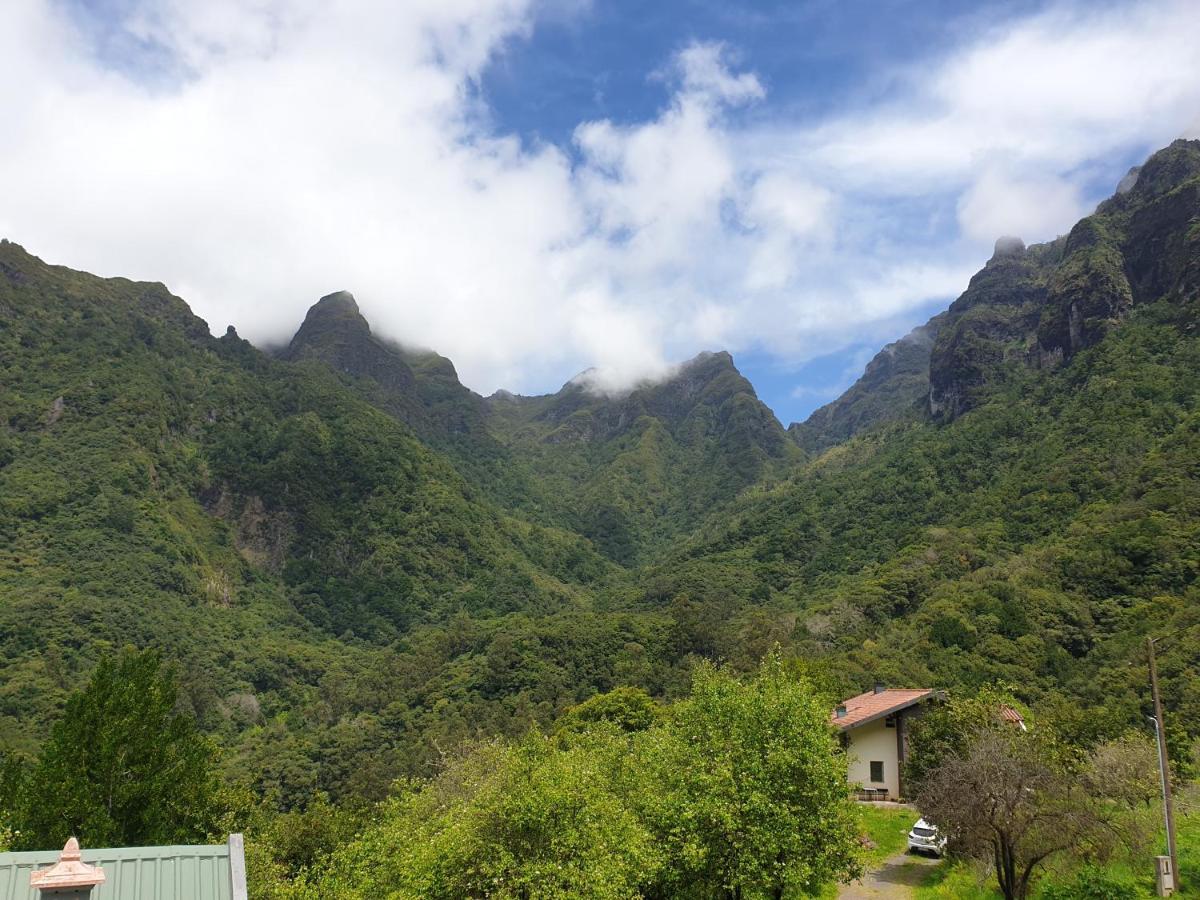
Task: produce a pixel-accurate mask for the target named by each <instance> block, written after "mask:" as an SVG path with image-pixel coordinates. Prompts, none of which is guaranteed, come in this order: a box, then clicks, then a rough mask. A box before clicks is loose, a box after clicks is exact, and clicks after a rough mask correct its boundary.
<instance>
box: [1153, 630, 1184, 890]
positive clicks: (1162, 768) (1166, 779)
mask: <svg viewBox="0 0 1200 900" xmlns="http://www.w3.org/2000/svg"><path fill="white" fill-rule="evenodd" d="M1154 640H1155V639H1154V638H1146V647H1147V649H1148V650H1149V651H1150V691H1151V693H1152V694H1153V695H1154V726H1155V727H1154V731H1155V733H1156V734H1157V735H1158V768H1159V774H1160V775H1161V777H1162V794H1163V815H1164V817H1165V818H1166V822H1167V855H1168V856H1169V857H1171V872H1172V873H1173V875H1174V878H1175V890H1179V858H1178V857H1177V856H1176V854H1175V805H1174V803H1173V802H1172V800H1171V767H1170V766H1169V765H1168V764H1167V729H1166V723H1165V722H1163V711H1162V698H1160V697H1159V695H1158V664H1157V663H1156V662H1155V660H1154Z"/></svg>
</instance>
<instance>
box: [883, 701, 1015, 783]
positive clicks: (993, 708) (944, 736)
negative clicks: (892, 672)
mask: <svg viewBox="0 0 1200 900" xmlns="http://www.w3.org/2000/svg"><path fill="white" fill-rule="evenodd" d="M1015 702H1016V701H1015V700H1014V699H1013V697H1012V695H1011V694H1010V693H1008V692H1007V691H1004V690H1001V689H999V688H994V687H987V688H983V689H982V690H980V691H979V692H978V693H976V694H974V695H968V696H951V697H950V698H949V699H948V700H946V701H945V702H944V703H941V704H938V705H936V706H934V707H933V708H932V709H930V710H928V711H927V712H926V713H925V714H924V715H923V716H921V717H919V718H918V719H916V720H914V721H913V723H912V726H911V730H910V732H909V738H908V741H909V743H908V759H907V761H906V763H905V766H904V778H905V782H906V783H907V784H908V785H909V788H910V789H911V790H913V791H919V790H920V787H921V785H922V784H923V783H924V781H925V779H926V778H928V777H929V776H930V775H931V774H932V773H933V772H935V771H937V769H938V767H939V766H941V765H942V763H943V762H945V761H946V760H947V759H949V758H951V757H954V756H961V755H962V754H963V753H965V752H966V750H967V748H968V746H969V745H970V743H971V741H973V740H974V739H975V738H976V737H977V736H978V734H979V733H980V732H981V731H985V730H987V729H990V728H992V727H993V726H998V727H1002V728H1003V727H1014V728H1015V727H1016V726H1015V725H1012V726H1007V725H1005V724H1004V722H1003V720H1002V718H1001V711H1002V710H1003V709H1004V708H1005V707H1013V705H1014V704H1015Z"/></svg>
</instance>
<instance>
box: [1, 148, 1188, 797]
mask: <svg viewBox="0 0 1200 900" xmlns="http://www.w3.org/2000/svg"><path fill="white" fill-rule="evenodd" d="M1198 319H1200V143H1198V142H1177V143H1176V144H1174V145H1172V146H1171V147H1170V148H1167V149H1166V150H1164V151H1162V152H1160V153H1159V154H1156V155H1155V156H1154V157H1153V158H1152V159H1151V160H1150V161H1149V162H1148V163H1147V164H1146V166H1144V167H1143V168H1142V170H1141V172H1140V174H1139V177H1138V180H1137V183H1136V184H1135V185H1134V186H1133V188H1132V189H1131V190H1129V191H1127V192H1125V193H1122V194H1121V195H1119V196H1116V197H1114V198H1113V199H1111V200H1109V201H1106V203H1104V204H1102V206H1101V207H1100V209H1099V210H1098V211H1097V214H1096V215H1094V216H1092V217H1089V218H1088V219H1086V220H1084V221H1083V222H1081V223H1080V224H1079V225H1078V226H1076V228H1074V229H1073V230H1072V232H1071V233H1070V234H1069V235H1067V236H1064V237H1063V238H1060V239H1058V240H1056V241H1054V242H1052V243H1050V244H1046V245H1040V246H1035V247H1030V248H1025V247H1024V246H1023V245H1019V244H1018V243H1016V242H1012V241H1007V242H1003V243H1002V244H1001V245H999V246H998V252H997V254H996V256H995V257H994V258H993V259H992V260H991V261H990V262H989V264H988V265H987V267H985V269H984V270H983V271H982V272H980V273H979V274H978V275H977V276H976V277H975V278H974V279H972V282H971V284H970V285H969V286H968V288H967V290H966V292H965V293H964V294H963V296H962V297H960V298H959V300H957V301H956V302H955V303H954V304H953V305H952V306H951V307H950V309H949V310H947V311H946V312H945V313H943V314H941V315H939V316H938V317H936V318H935V319H934V320H933V322H931V323H930V325H929V326H926V328H924V329H922V330H919V331H918V333H917V334H918V337H919V338H920V339H919V340H908V341H904V342H901V343H900V344H897V345H894V346H893V347H892V348H891V350H889V351H885V353H884V354H882V355H881V357H880V358H879V359H878V360H877V362H876V363H873V364H872V366H871V367H869V369H868V371H867V373H865V375H864V378H863V379H862V380H860V382H859V383H858V384H857V385H856V386H855V387H854V388H852V389H851V391H850V392H848V393H847V394H846V395H845V396H844V397H843V398H841V399H839V400H838V401H836V402H835V403H834V404H831V405H830V407H827V408H826V409H825V410H823V411H819V413H818V414H815V415H814V417H813V418H812V419H810V420H809V422H807V423H805V425H803V426H799V427H796V428H793V430H792V438H789V435H788V433H787V432H785V431H784V430H783V429H782V428H781V426H780V425H779V423H778V422H777V421H776V420H775V419H774V417H773V416H772V415H771V414H770V412H769V411H768V410H767V409H766V408H765V407H764V406H763V405H762V404H761V403H760V402H759V401H758V400H757V398H756V396H755V394H754V391H753V388H752V386H751V385H750V384H749V383H748V382H747V381H746V380H745V379H744V378H743V377H742V376H741V375H740V374H739V373H738V372H737V370H736V368H735V367H734V366H733V363H732V360H731V359H730V358H729V356H728V355H727V354H705V355H702V356H701V357H698V358H697V359H696V360H693V361H692V362H691V363H689V364H687V365H685V366H683V367H681V368H680V369H679V371H677V372H676V373H674V374H673V375H672V376H671V377H670V378H668V379H666V380H664V381H662V382H660V383H657V384H645V385H641V386H639V387H638V388H636V389H634V390H632V391H630V392H628V393H625V394H622V395H618V396H606V395H603V394H598V393H595V392H593V391H589V390H587V389H585V388H584V387H583V385H582V384H581V383H580V382H578V381H577V382H573V383H572V384H569V385H567V386H566V387H564V389H563V390H562V391H560V392H558V393H557V394H554V395H550V396H547V397H536V398H521V397H513V396H511V395H497V396H494V397H491V398H488V399H487V400H486V401H485V400H484V399H483V398H480V397H478V396H476V395H474V394H472V393H471V392H470V391H468V390H467V389H466V388H464V387H463V386H462V385H461V384H459V382H458V380H457V377H456V375H455V373H454V370H453V366H452V364H450V363H449V361H448V360H444V359H443V358H441V357H438V356H437V355H436V354H433V353H428V352H416V351H412V350H409V349H404V348H401V347H399V346H397V345H393V344H389V343H387V342H385V341H381V340H378V339H377V338H376V337H375V336H374V335H372V334H371V332H370V328H369V326H368V325H367V323H366V322H365V320H363V319H362V317H361V315H360V314H359V313H358V310H357V307H356V306H354V305H353V300H352V298H348V295H331V297H330V298H326V299H325V300H323V301H321V303H319V304H317V306H316V307H314V310H313V311H311V312H310V316H309V319H308V320H306V322H305V323H304V325H303V326H302V327H301V330H300V332H299V333H298V334H297V337H296V339H295V340H294V341H293V342H292V345H291V346H290V347H289V348H288V349H287V350H286V351H284V352H283V353H281V355H280V356H279V357H272V356H270V355H267V354H264V353H262V352H260V351H258V350H256V349H255V348H254V347H252V346H250V345H249V344H248V343H246V342H244V341H242V340H241V339H240V338H238V337H237V335H236V333H233V332H232V331H231V332H230V333H228V334H226V335H225V337H223V338H220V339H215V338H213V337H211V336H210V334H209V332H208V329H207V326H206V325H205V324H204V323H203V322H201V321H200V320H199V319H197V318H196V317H194V316H193V315H192V314H191V313H190V312H189V311H188V309H187V307H186V305H185V304H184V303H183V301H181V300H179V299H178V298H175V297H173V296H171V295H170V294H169V293H168V292H167V291H166V289H165V288H163V287H162V286H160V285H149V284H137V283H133V282H129V281H125V280H122V279H109V280H104V279H99V278H95V277H93V276H89V275H85V274H82V273H78V272H72V271H70V270H68V269H63V268H58V267H52V266H47V265H45V264H43V263H42V262H41V261H39V260H37V259H35V258H34V257H32V256H30V255H28V254H26V253H25V252H24V251H23V250H21V248H19V247H18V246H16V245H15V244H11V243H3V244H0V748H7V749H16V750H18V751H21V752H28V751H31V750H32V749H33V748H34V747H35V746H36V745H37V743H38V742H39V740H40V736H41V735H42V734H44V733H45V726H46V724H47V723H48V722H50V721H51V720H53V719H54V718H55V717H56V716H57V715H58V711H59V708H60V705H61V703H62V699H63V697H64V696H65V695H66V693H67V692H68V691H69V689H70V688H71V687H72V686H74V685H75V684H76V683H77V682H78V681H79V680H80V678H82V677H83V676H84V675H85V674H86V673H87V672H88V671H90V670H91V668H92V667H93V665H94V663H95V661H96V659H97V658H98V657H99V656H100V655H101V654H103V653H104V652H105V651H106V650H107V649H108V648H111V647H113V646H116V645H120V644H124V643H133V644H137V645H143V646H158V647H161V648H162V649H163V650H164V652H165V656H166V658H167V659H168V660H171V661H174V662H175V663H176V664H178V666H179V667H180V673H181V676H182V685H183V695H184V702H185V703H186V705H187V706H188V707H189V708H190V709H191V710H192V711H194V712H195V713H196V714H197V716H198V717H199V719H200V722H201V724H202V726H203V727H204V729H205V730H207V731H209V732H210V733H212V734H214V735H216V736H217V737H218V739H219V741H220V742H221V743H222V744H223V745H224V746H225V748H226V751H227V752H226V756H225V758H226V761H227V766H228V768H229V770H230V771H231V772H235V773H237V774H239V775H240V776H244V777H246V778H248V779H249V780H250V781H251V782H252V783H253V784H254V785H255V786H257V787H258V788H259V789H260V790H261V791H262V792H263V793H264V794H267V795H271V796H273V797H275V798H276V799H278V800H279V802H280V803H282V804H284V805H291V804H293V803H297V802H302V801H303V799H304V798H306V797H307V796H309V795H310V794H311V793H312V792H313V791H314V790H325V791H329V792H330V793H331V794H332V795H333V796H334V797H335V798H341V797H346V796H350V795H355V794H358V795H364V796H368V797H379V796H381V795H382V794H383V793H384V792H385V791H386V788H387V784H388V783H389V781H390V779H392V778H393V777H395V776H396V775H398V774H418V775H419V774H426V773H428V772H429V771H431V768H432V766H433V765H434V764H435V763H436V761H437V760H438V759H439V758H440V757H441V755H442V754H443V753H444V752H445V751H447V750H448V749H450V748H452V747H453V746H454V745H456V744H457V743H458V742H460V741H461V740H463V739H465V738H468V737H472V736H480V735H486V734H497V733H498V734H506V735H512V736H515V735H519V734H521V733H522V732H523V731H525V730H526V729H527V728H528V727H529V726H530V725H531V724H534V723H537V724H541V725H547V724H549V723H550V722H551V721H553V720H554V719H555V718H556V717H557V716H558V715H559V714H561V713H562V711H564V710H565V709H567V708H569V707H571V706H573V705H575V704H576V703H578V702H579V701H581V700H583V699H585V698H586V697H588V696H590V695H591V694H593V693H595V692H597V691H604V690H608V689H610V688H612V687H615V686H618V685H622V684H630V685H640V686H643V687H645V688H647V689H648V690H650V691H651V692H652V693H653V694H655V695H656V696H674V695H677V694H679V693H680V692H682V691H684V690H686V685H687V683H688V669H689V667H690V666H691V664H692V662H693V661H694V660H695V659H696V658H698V657H707V658H711V659H724V660H727V661H729V662H730V663H732V665H733V666H734V667H737V668H746V669H749V668H752V667H754V666H756V665H757V664H758V661H759V660H760V659H761V658H762V656H763V655H764V654H765V653H766V652H767V651H768V650H770V649H771V647H772V646H774V645H775V644H779V645H780V646H781V647H782V648H783V652H784V653H785V655H788V656H790V657H793V662H794V663H795V664H796V665H797V666H799V667H800V668H803V669H804V670H806V671H807V672H808V673H809V674H810V675H811V676H812V677H813V678H814V680H815V681H817V682H818V683H820V684H822V685H825V686H826V687H827V688H828V689H829V690H830V691H832V692H838V691H851V690H856V689H861V687H862V686H864V685H865V684H869V683H870V682H871V681H872V680H873V679H875V678H881V679H883V680H886V681H890V682H893V683H895V684H909V685H930V686H936V687H949V688H952V689H953V688H958V689H963V688H971V687H974V686H978V685H981V684H985V683H992V682H995V681H997V680H999V681H1005V682H1008V683H1010V684H1011V685H1012V686H1013V687H1014V688H1015V690H1016V691H1017V692H1018V694H1019V695H1020V696H1021V697H1022V698H1023V699H1025V700H1028V701H1032V702H1035V703H1037V704H1039V705H1045V706H1048V707H1054V708H1057V709H1060V710H1061V711H1062V714H1063V715H1065V716H1067V717H1068V718H1070V717H1071V716H1074V719H1072V721H1073V722H1074V723H1075V724H1074V725H1073V727H1076V728H1077V729H1078V730H1079V731H1080V734H1081V736H1082V737H1083V738H1084V739H1085V740H1086V739H1088V738H1090V737H1092V736H1095V735H1098V734H1106V733H1114V732H1116V731H1119V730H1120V729H1121V728H1123V727H1125V726H1126V725H1128V724H1134V723H1136V722H1137V721H1138V717H1139V715H1140V712H1139V708H1138V706H1139V703H1142V702H1143V701H1144V692H1145V689H1144V677H1143V676H1142V674H1141V671H1140V669H1139V668H1138V667H1137V665H1131V664H1136V663H1137V662H1138V659H1139V658H1138V653H1139V652H1140V650H1139V641H1141V639H1142V638H1143V637H1144V635H1145V634H1147V633H1150V632H1153V633H1165V632H1171V631H1177V632H1179V636H1178V637H1177V638H1176V643H1175V644H1174V649H1173V650H1171V651H1170V652H1165V653H1164V655H1163V660H1162V669H1163V673H1164V682H1165V688H1166V693H1167V700H1168V704H1169V707H1170V708H1171V709H1172V711H1174V712H1178V713H1181V714H1179V715H1176V716H1174V718H1173V721H1174V722H1176V723H1178V727H1180V728H1184V729H1190V730H1191V736H1192V737H1194V736H1195V732H1196V729H1197V728H1200V725H1198V724H1197V723H1200V694H1198V693H1197V690H1198V689H1197V684H1200V678H1198V677H1197V667H1198V666H1200V659H1198V658H1197V651H1196V650H1195V649H1194V648H1195V647H1197V646H1200V633H1198V628H1200V588H1198V587H1197V583H1196V578H1197V569H1198V568H1200V555H1198V551H1197V547H1198V546H1200V462H1198V460H1200V335H1198V334H1197V324H1198ZM793 438H794V439H793ZM797 444H799V445H800V446H797ZM1189 639H1191V640H1190V641H1189ZM1185 737H1186V735H1184V734H1182V733H1178V734H1175V735H1173V736H1172V740H1173V742H1174V744H1175V746H1176V747H1177V748H1180V747H1182V746H1183V744H1184V738H1185Z"/></svg>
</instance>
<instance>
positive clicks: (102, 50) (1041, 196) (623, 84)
mask: <svg viewBox="0 0 1200 900" xmlns="http://www.w3.org/2000/svg"><path fill="white" fill-rule="evenodd" d="M5 24H6V28H5V29H4V30H3V31H0V105H2V106H3V108H4V109H5V110H6V140H5V141H4V142H3V144H0V165H3V166H4V167H5V170H6V171H19V172H24V173H26V174H27V176H28V177H26V178H23V179H18V180H15V182H14V183H11V184H10V185H9V188H8V190H7V192H6V202H5V204H4V206H3V208H0V235H3V236H5V237H9V238H11V239H13V240H17V241H18V242H21V243H23V244H24V245H26V246H27V247H28V248H29V249H30V250H31V251H33V252H35V253H38V254H39V255H41V256H43V257H44V258H47V259H49V260H51V261H54V262H60V263H64V264H67V265H71V266H74V267H77V268H84V269H88V270H91V271H95V272H98V273H100V274H106V275H127V276H131V277H137V278H144V279H147V280H157V281H163V282H165V283H166V284H168V285H169V286H170V287H171V288H172V289H173V290H174V291H175V292H176V293H178V294H180V295H181V296H183V297H184V298H185V299H186V300H188V302H189V303H190V304H191V305H192V306H193V308H194V309H195V310H196V311H197V312H198V313H199V314H200V315H202V316H204V317H205V318H206V319H207V320H208V321H209V323H210V325H211V327H212V328H213V329H214V331H216V332H221V331H223V330H224V327H225V325H226V324H234V325H236V326H237V327H238V329H239V331H240V332H241V333H242V334H243V335H245V336H247V337H249V338H250V339H252V340H254V341H256V342H259V343H270V342H277V341H280V340H284V339H286V338H287V337H288V336H289V334H290V333H291V331H292V330H294V328H295V327H296V324H297V323H298V322H299V320H300V318H301V317H302V316H303V313H304V310H305V308H306V307H307V306H308V305H309V304H310V303H311V302H312V301H313V300H315V299H316V298H317V297H319V296H321V295H322V294H324V293H328V292H329V291H331V290H335V289H349V290H351V291H353V292H354V293H355V294H356V296H357V297H358V299H359V303H360V306H361V307H362V308H363V309H364V312H365V313H366V314H367V316H368V318H369V319H370V320H371V321H372V323H373V325H374V327H375V328H376V330H378V331H379V332H381V333H383V334H385V335H387V336H388V337H392V338H394V339H397V340H401V341H404V342H406V343H410V344H414V345H420V346H429V347H433V348H435V349H437V350H439V351H440V352H442V353H444V354H446V355H448V356H450V357H451V358H452V359H453V360H454V361H455V363H456V365H457V367H458V369H459V372H460V375H461V377H462V378H463V380H464V382H465V383H467V384H468V385H469V386H470V387H472V388H474V389H475V390H478V391H480V392H481V393H489V392H491V391H492V390H495V389H497V388H501V387H504V388H507V389H511V390H516V391H519V392H522V393H537V392H544V391H550V390H554V389H556V388H557V387H558V386H559V385H561V384H562V383H563V382H564V381H566V380H567V379H569V378H571V377H572V376H573V375H574V374H575V373H578V372H580V371H583V370H585V369H593V374H592V375H590V376H589V381H588V383H589V384H590V385H591V386H592V387H593V388H594V389H595V390H598V391H606V392H619V391H621V390H624V389H626V388H627V387H628V386H629V385H630V384H632V383H636V382H637V381H638V380H639V379H645V378H659V377H663V376H665V375H666V374H669V372H670V371H671V370H672V366H673V364H675V363H677V362H679V361H681V360H684V359H687V358H689V357H690V356H692V355H694V354H695V353H697V352H699V351H701V350H705V349H717V348H724V349H729V350H730V351H732V352H733V354H734V356H735V359H736V360H737V362H738V365H739V367H740V368H741V369H742V371H743V372H744V373H745V374H746V375H747V376H748V377H749V378H750V379H751V380H752V381H753V382H754V384H755V385H756V387H757V388H758V390H759V393H760V395H761V396H762V397H763V399H764V400H766V401H767V402H768V403H769V404H770V405H771V406H772V407H773V408H774V409H775V411H776V412H777V413H778V415H779V417H780V418H781V420H783V421H784V422H785V423H786V422H789V421H792V420H796V419H802V418H803V417H804V416H806V415H807V414H808V412H809V411H811V410H812V409H813V408H814V407H816V406H818V405H820V404H821V403H823V402H826V401H828V400H830V399H832V398H833V397H834V396H835V395H836V394H837V393H838V392H839V391H840V390H841V389H843V388H844V387H845V386H846V385H847V384H848V383H849V382H850V381H852V380H853V378H854V376H855V375H856V374H857V373H858V372H859V371H860V370H861V367H862V366H863V364H865V362H866V361H867V360H868V359H869V358H870V356H871V354H872V353H873V352H874V351H875V350H877V349H878V348H879V347H881V346H882V345H883V344H884V343H886V342H888V341H890V340H894V339H896V338H898V337H900V336H901V335H903V334H904V333H905V332H907V331H908V330H909V329H910V328H911V327H912V326H914V325H916V324H919V323H921V322H923V321H925V320H926V319H927V318H928V317H929V316H930V315H931V314H933V313H934V312H936V311H938V310H940V309H942V308H944V307H945V305H946V304H947V303H948V302H949V301H950V300H951V299H953V297H954V296H955V295H957V294H958V293H959V292H960V291H961V290H962V288H963V287H964V286H965V283H966V280H967V278H969V276H970V274H971V273H972V272H974V271H975V270H977V269H978V268H979V267H980V266H981V265H982V264H983V262H984V261H985V260H986V259H987V257H988V256H989V255H990V252H991V246H992V243H993V241H994V240H995V238H996V237H998V236H999V235H1001V234H1005V233H1015V234H1019V235H1020V236H1022V237H1023V238H1024V239H1025V240H1026V241H1029V242H1032V241H1037V240H1046V239H1050V238H1053V237H1054V236H1055V235H1057V234H1059V233H1062V232H1064V231H1065V230H1067V229H1068V228H1069V227H1070V226H1071V225H1072V224H1073V223H1074V221H1076V219H1077V218H1079V217H1080V216H1081V215H1083V214H1085V213H1086V212H1087V211H1089V210H1090V209H1091V208H1092V207H1093V206H1094V204H1095V203H1096V202H1097V201H1098V200H1099V199H1101V198H1103V197H1104V196H1106V195H1108V194H1109V193H1110V192H1111V191H1112V189H1113V187H1114V186H1115V184H1116V182H1117V180H1119V178H1120V177H1121V176H1122V175H1123V174H1124V172H1125V171H1126V170H1127V169H1128V168H1129V166H1130V165H1132V164H1135V163H1137V162H1140V161H1141V160H1142V159H1144V157H1145V156H1146V155H1147V154H1148V153H1149V152H1151V151H1152V150H1154V149H1156V148H1157V147H1159V146H1162V145H1164V144H1165V143H1167V142H1169V141H1170V140H1171V139H1173V138H1175V137H1178V136H1181V135H1195V134H1196V133H1197V132H1198V131H1200V55H1198V54H1196V52H1195V47H1196V46H1197V45H1198V44H1200V17H1197V16H1196V15H1195V7H1194V2H1192V0H1123V2H1115V0H1114V2H1105V3H1099V2H1086V3H1085V2H1081V0H1058V2H1050V0H1046V2H1023V0H1009V2H1003V0H1001V2H993V3H988V4H977V3H959V2H932V0H931V2H915V0H912V2H899V0H879V2H870V3H868V2H858V3H848V2H842V3H836V2H825V0H820V2H809V3H803V2H792V3H781V2H778V3H777V2H756V3H735V2H716V0H711V2H699V0H659V2H655V3H644V2H643V3H634V2H627V0H591V2H586V0H406V2H405V3H403V4H395V3H385V2H377V0H339V2H336V3H334V2H325V0H205V2H204V3H199V2H194V0H10V3H9V5H8V6H7V7H6V23H5ZM64 211H69V214H66V215H65V214H64Z"/></svg>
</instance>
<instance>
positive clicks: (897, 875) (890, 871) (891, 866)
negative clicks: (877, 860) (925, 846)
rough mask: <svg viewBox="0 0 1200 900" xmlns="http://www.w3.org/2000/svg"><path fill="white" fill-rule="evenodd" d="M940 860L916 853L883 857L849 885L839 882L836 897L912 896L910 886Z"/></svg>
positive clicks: (842, 899)
mask: <svg viewBox="0 0 1200 900" xmlns="http://www.w3.org/2000/svg"><path fill="white" fill-rule="evenodd" d="M939 862H941V860H939V859H936V858H934V857H929V856H920V855H918V854H916V853H913V854H908V853H897V854H896V855H895V856H893V857H890V858H888V859H885V860H884V861H883V864H882V865H880V866H878V867H877V868H875V869H871V870H869V871H868V872H867V873H866V874H865V875H863V877H862V878H861V879H860V880H858V881H855V882H853V883H852V884H847V885H843V886H842V888H841V889H840V890H839V891H838V900H871V898H876V897H891V898H895V900H899V898H901V897H912V895H913V891H912V889H913V887H914V886H915V885H918V884H920V883H921V879H922V878H924V877H925V874H926V873H927V872H928V871H929V868H930V866H936V865H937V864H938V863H939Z"/></svg>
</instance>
